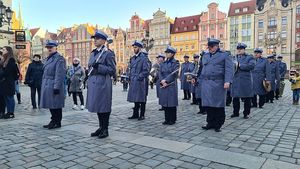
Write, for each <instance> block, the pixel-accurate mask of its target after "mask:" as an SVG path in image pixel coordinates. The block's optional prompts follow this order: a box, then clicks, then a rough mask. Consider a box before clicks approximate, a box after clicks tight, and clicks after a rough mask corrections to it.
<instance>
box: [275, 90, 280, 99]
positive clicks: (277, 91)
mask: <svg viewBox="0 0 300 169" xmlns="http://www.w3.org/2000/svg"><path fill="white" fill-rule="evenodd" d="M275 98H276V100H278V99H279V88H278V89H276V90H275Z"/></svg>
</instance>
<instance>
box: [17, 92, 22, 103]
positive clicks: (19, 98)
mask: <svg viewBox="0 0 300 169" xmlns="http://www.w3.org/2000/svg"><path fill="white" fill-rule="evenodd" d="M17 99H18V104H21V93H17Z"/></svg>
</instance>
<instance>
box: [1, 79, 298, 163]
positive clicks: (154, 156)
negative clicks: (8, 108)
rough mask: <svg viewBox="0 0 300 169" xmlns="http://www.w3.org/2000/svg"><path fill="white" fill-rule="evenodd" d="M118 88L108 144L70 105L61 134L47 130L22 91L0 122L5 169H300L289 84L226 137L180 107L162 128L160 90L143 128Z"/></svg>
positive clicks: (91, 118)
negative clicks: (95, 135)
mask: <svg viewBox="0 0 300 169" xmlns="http://www.w3.org/2000/svg"><path fill="white" fill-rule="evenodd" d="M121 88H122V87H121V85H120V84H118V85H117V86H114V94H113V95H114V96H113V111H112V115H111V120H110V137H109V138H106V139H98V138H91V137H90V133H91V132H93V131H94V130H95V129H96V128H97V126H98V123H97V117H96V115H95V114H92V113H88V112H87V111H86V110H84V111H74V110H72V106H73V103H72V99H71V97H67V98H66V107H65V108H64V110H63V121H62V128H60V129H55V130H48V129H43V128H42V125H43V124H47V123H48V122H49V117H50V115H49V114H50V113H49V112H48V110H32V108H31V102H30V91H29V88H28V87H26V86H22V87H21V92H22V104H20V105H16V113H15V115H16V118H14V119H9V120H0V169H6V168H18V169H19V168H33V169H39V168H73V169H79V168H97V169H105V168H121V169H125V168H138V169H148V168H158V169H169V168H196V169H199V168H202V169H209V168H214V169H234V168H249V169H259V168H263V169H269V168H270V169H274V168H278V169H296V168H300V138H299V128H300V107H299V106H293V105H292V104H291V102H292V93H291V90H290V85H289V82H286V88H285V93H284V96H283V97H282V98H280V100H279V101H275V103H274V104H271V103H269V104H266V105H265V107H264V109H252V110H251V118H250V119H248V120H245V119H243V118H242V117H239V118H234V119H230V118H229V116H230V114H231V113H232V108H231V107H227V108H226V114H227V117H226V122H225V124H224V126H223V128H222V132H221V133H216V132H214V131H213V130H212V131H211V130H209V131H204V130H202V129H201V126H202V125H204V124H205V118H206V116H203V115H198V114H197V112H198V107H197V106H195V105H190V101H183V100H181V99H182V95H181V94H182V92H179V93H180V96H179V100H180V106H179V107H178V120H177V123H176V124H175V125H173V126H163V125H162V124H161V122H163V120H164V115H163V112H160V111H158V109H159V106H158V100H157V98H156V94H155V89H153V90H151V89H150V93H149V97H148V103H147V107H146V109H147V110H146V119H145V120H144V121H137V120H128V119H127V117H129V116H131V114H132V109H131V108H132V107H133V104H131V103H128V102H127V101H126V96H127V93H126V92H122V89H121Z"/></svg>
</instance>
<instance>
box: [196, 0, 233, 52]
mask: <svg viewBox="0 0 300 169" xmlns="http://www.w3.org/2000/svg"><path fill="white" fill-rule="evenodd" d="M218 7H219V4H217V3H215V2H213V3H210V4H209V5H208V10H207V11H206V12H202V13H201V17H200V23H199V49H200V50H206V49H207V38H217V39H219V40H220V41H221V42H220V48H226V47H227V15H226V13H225V12H222V11H220V10H219V8H218Z"/></svg>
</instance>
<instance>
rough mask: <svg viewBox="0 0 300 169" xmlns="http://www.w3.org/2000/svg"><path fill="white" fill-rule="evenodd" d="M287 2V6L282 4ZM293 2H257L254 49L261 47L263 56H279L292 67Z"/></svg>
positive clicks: (278, 0) (272, 0)
mask: <svg viewBox="0 0 300 169" xmlns="http://www.w3.org/2000/svg"><path fill="white" fill-rule="evenodd" d="M285 1H288V3H287V4H285V3H284V2H285ZM293 3H294V1H289V0H262V1H261V0H258V1H257V9H256V10H255V15H254V16H255V35H254V37H255V44H254V45H255V47H261V48H263V50H264V54H267V55H270V54H277V55H278V54H280V55H282V56H283V60H284V61H285V62H286V63H287V67H288V69H290V65H294V59H293V58H294V49H293V46H294V44H295V41H293V37H295V26H294V25H295V20H294V19H293V18H294V17H293V8H294V5H293Z"/></svg>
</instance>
